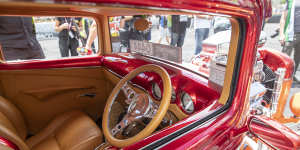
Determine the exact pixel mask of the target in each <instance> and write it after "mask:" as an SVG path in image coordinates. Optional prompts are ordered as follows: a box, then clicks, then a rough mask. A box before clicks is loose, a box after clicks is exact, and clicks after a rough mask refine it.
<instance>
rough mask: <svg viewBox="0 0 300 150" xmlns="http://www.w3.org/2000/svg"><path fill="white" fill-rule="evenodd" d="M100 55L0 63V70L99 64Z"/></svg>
mask: <svg viewBox="0 0 300 150" xmlns="http://www.w3.org/2000/svg"><path fill="white" fill-rule="evenodd" d="M101 59H102V56H93V57H81V58H80V57H78V58H66V59H57V60H27V61H22V62H8V63H0V70H26V69H49V68H71V67H91V66H101V65H102V63H101Z"/></svg>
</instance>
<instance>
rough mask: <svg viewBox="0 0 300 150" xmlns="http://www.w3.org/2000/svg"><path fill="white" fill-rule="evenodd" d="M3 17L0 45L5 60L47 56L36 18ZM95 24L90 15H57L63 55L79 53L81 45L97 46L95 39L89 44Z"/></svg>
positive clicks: (90, 47) (0, 23)
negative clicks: (39, 35) (88, 16)
mask: <svg viewBox="0 0 300 150" xmlns="http://www.w3.org/2000/svg"><path fill="white" fill-rule="evenodd" d="M0 20H1V22H0V44H1V45H0V46H1V49H2V52H3V57H4V58H3V59H5V60H7V61H10V60H29V59H44V58H45V54H44V52H43V50H42V47H41V45H40V43H39V41H38V40H37V38H36V29H35V20H34V18H33V17H16V16H0ZM91 26H92V21H91V19H89V18H82V17H56V18H55V31H56V32H57V33H58V38H59V40H58V45H59V52H60V55H61V57H68V56H70V55H71V56H78V52H77V48H78V47H79V46H82V47H83V46H87V47H88V48H89V49H93V48H94V44H93V42H90V43H87V42H88V37H89V31H90V27H91ZM94 35H95V33H94ZM93 50H94V49H93ZM94 53H96V51H94Z"/></svg>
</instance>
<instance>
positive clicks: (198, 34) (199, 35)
mask: <svg viewBox="0 0 300 150" xmlns="http://www.w3.org/2000/svg"><path fill="white" fill-rule="evenodd" d="M210 26H211V20H210V19H209V17H208V16H194V29H195V41H196V42H195V43H196V46H195V55H197V54H199V53H200V52H201V51H202V42H203V41H204V40H205V39H206V38H207V37H208V34H209V28H210Z"/></svg>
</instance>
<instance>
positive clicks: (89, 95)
mask: <svg viewBox="0 0 300 150" xmlns="http://www.w3.org/2000/svg"><path fill="white" fill-rule="evenodd" d="M95 96H96V93H84V94H81V95H79V97H89V98H94V97H95Z"/></svg>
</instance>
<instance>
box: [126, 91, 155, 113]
mask: <svg viewBox="0 0 300 150" xmlns="http://www.w3.org/2000/svg"><path fill="white" fill-rule="evenodd" d="M150 103H151V101H150V98H149V97H148V96H147V95H146V94H138V95H137V96H136V97H135V98H134V99H133V101H132V102H131V103H130V105H129V107H128V110H127V112H128V114H130V116H134V117H137V116H143V115H145V114H147V113H148V111H149V110H150Z"/></svg>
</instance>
